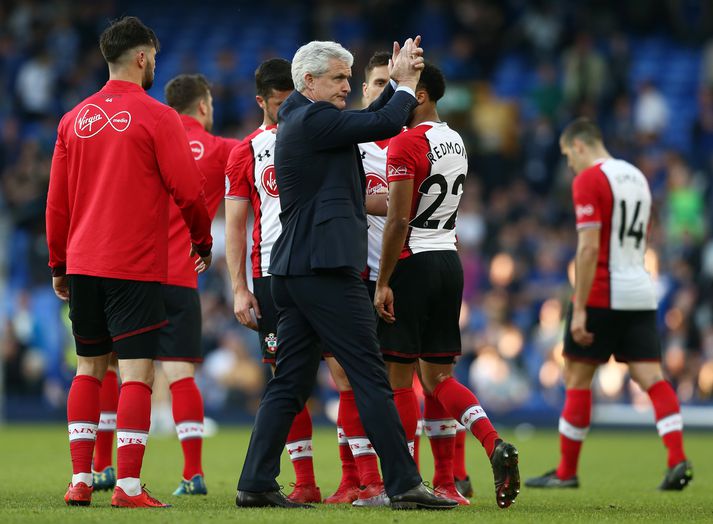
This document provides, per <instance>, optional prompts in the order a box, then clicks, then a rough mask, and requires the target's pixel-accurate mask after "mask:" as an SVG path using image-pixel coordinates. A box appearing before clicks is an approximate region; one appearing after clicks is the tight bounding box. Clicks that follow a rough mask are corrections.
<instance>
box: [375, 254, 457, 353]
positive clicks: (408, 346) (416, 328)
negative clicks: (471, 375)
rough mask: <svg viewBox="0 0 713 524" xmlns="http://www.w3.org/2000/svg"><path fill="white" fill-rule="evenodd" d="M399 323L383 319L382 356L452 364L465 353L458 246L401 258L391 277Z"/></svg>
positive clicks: (380, 322)
mask: <svg viewBox="0 0 713 524" xmlns="http://www.w3.org/2000/svg"><path fill="white" fill-rule="evenodd" d="M390 285H391V289H392V290H393V292H394V315H395V316H396V322H394V323H393V324H388V323H386V322H384V321H383V320H381V319H379V324H378V328H377V333H378V336H379V344H380V346H381V352H382V353H383V354H384V360H387V361H391V362H401V363H408V362H413V361H415V360H416V359H419V358H420V359H423V360H425V361H426V362H433V363H436V364H447V363H452V362H453V360H454V357H456V356H457V355H460V354H461V341H460V327H459V325H458V320H459V318H460V306H461V300H462V299H463V268H462V266H461V263H460V258H459V257H458V253H457V252H456V251H425V252H423V253H418V254H415V255H411V256H410V257H408V258H404V259H402V260H399V262H398V263H397V264H396V269H395V270H394V274H393V275H392V276H391V281H390Z"/></svg>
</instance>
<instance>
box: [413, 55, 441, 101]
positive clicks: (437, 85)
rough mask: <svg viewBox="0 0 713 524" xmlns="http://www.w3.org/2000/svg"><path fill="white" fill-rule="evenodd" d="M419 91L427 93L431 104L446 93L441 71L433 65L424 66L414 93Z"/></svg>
mask: <svg viewBox="0 0 713 524" xmlns="http://www.w3.org/2000/svg"><path fill="white" fill-rule="evenodd" d="M420 89H423V90H424V91H426V93H428V98H430V99H431V102H438V101H439V100H440V99H441V98H443V94H444V93H445V92H446V77H444V76H443V71H441V70H440V69H438V68H437V67H436V66H434V65H433V64H429V63H426V64H424V67H423V71H421V78H420V79H419V81H418V85H417V86H416V91H418V90H420Z"/></svg>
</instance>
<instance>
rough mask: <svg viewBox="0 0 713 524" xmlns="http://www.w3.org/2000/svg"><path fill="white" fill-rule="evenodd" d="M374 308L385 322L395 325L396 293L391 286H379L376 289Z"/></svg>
mask: <svg viewBox="0 0 713 524" xmlns="http://www.w3.org/2000/svg"><path fill="white" fill-rule="evenodd" d="M374 307H375V308H376V312H377V314H378V315H379V316H380V317H381V318H382V319H384V322H388V323H389V324H393V323H394V322H395V321H396V317H395V316H394V292H393V291H392V290H391V288H390V287H389V286H378V287H377V288H376V292H375V293H374Z"/></svg>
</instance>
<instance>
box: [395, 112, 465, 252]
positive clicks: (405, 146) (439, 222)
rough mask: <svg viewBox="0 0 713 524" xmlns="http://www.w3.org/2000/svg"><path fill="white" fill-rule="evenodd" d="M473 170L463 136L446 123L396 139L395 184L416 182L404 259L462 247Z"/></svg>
mask: <svg viewBox="0 0 713 524" xmlns="http://www.w3.org/2000/svg"><path fill="white" fill-rule="evenodd" d="M467 173H468V155H467V153H466V150H465V146H464V145H463V140H462V139H461V137H460V135H459V134H458V133H456V132H455V131H453V130H452V129H451V128H449V127H448V124H446V123H445V122H424V123H421V124H419V125H417V126H416V127H414V128H411V129H408V130H407V131H404V132H403V133H401V134H399V135H396V136H395V137H393V138H392V139H391V142H390V143H389V153H388V160H387V174H388V181H389V183H391V182H396V181H399V180H407V179H413V181H414V184H413V199H412V202H411V214H410V221H409V231H408V236H407V237H406V242H405V243H404V248H403V251H402V252H401V258H405V257H408V256H410V255H412V254H415V253H421V252H423V251H444V250H447V251H455V250H456V217H457V215H458V204H459V203H460V197H461V195H462V194H463V184H464V183H465V177H466V174H467Z"/></svg>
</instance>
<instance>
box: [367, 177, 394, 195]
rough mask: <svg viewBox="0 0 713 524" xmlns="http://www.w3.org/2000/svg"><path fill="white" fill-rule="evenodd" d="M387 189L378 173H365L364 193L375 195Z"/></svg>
mask: <svg viewBox="0 0 713 524" xmlns="http://www.w3.org/2000/svg"><path fill="white" fill-rule="evenodd" d="M388 189H389V186H388V185H386V180H384V179H383V178H382V177H381V176H380V175H379V174H378V173H367V174H366V194H367V195H376V194H378V193H385V192H387V191H388Z"/></svg>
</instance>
